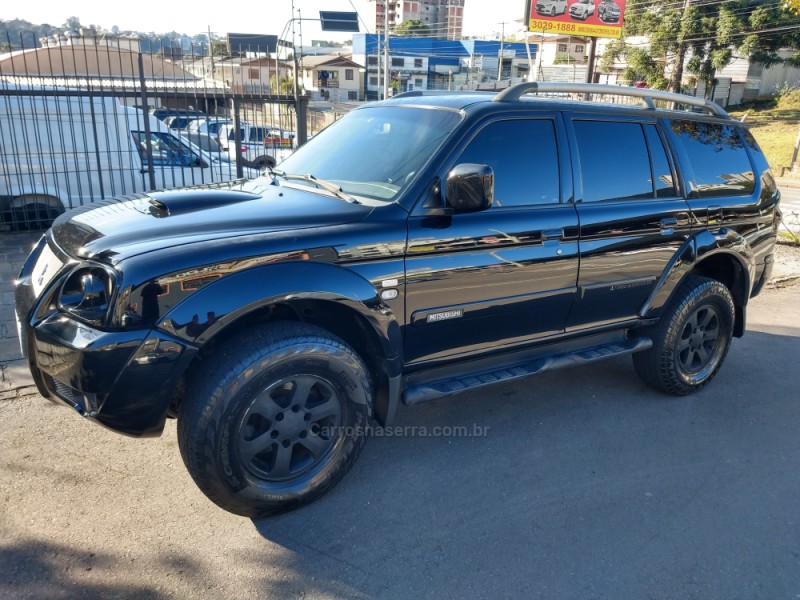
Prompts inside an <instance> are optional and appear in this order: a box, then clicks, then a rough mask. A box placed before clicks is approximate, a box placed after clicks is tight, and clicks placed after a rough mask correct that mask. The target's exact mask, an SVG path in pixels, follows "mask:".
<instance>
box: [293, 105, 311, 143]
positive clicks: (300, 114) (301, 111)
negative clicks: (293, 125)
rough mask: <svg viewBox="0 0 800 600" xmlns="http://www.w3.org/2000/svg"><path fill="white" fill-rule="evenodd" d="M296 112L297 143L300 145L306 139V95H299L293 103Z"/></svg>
mask: <svg viewBox="0 0 800 600" xmlns="http://www.w3.org/2000/svg"><path fill="white" fill-rule="evenodd" d="M294 111H295V113H296V114H297V145H298V146H302V145H303V144H305V143H306V142H307V141H308V96H305V95H304V96H300V97H299V98H298V99H297V100H296V102H295V104H294Z"/></svg>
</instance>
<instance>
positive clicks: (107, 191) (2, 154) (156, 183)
mask: <svg viewBox="0 0 800 600" xmlns="http://www.w3.org/2000/svg"><path fill="white" fill-rule="evenodd" d="M0 41H2V40H0ZM23 42H24V40H10V39H7V40H6V43H7V44H8V46H10V48H11V49H12V50H11V51H10V52H7V53H5V54H0V230H5V231H9V230H10V231H17V230H28V229H39V228H43V227H46V226H47V225H48V224H49V223H50V222H51V221H52V220H53V218H55V217H56V216H57V215H58V214H60V213H62V212H64V211H65V210H68V209H70V208H73V207H75V206H79V205H82V204H86V203H88V202H94V201H97V200H100V199H104V198H112V197H118V196H125V195H128V194H133V193H139V192H146V191H151V190H158V189H168V188H174V187H184V186H191V185H202V184H210V183H217V182H223V181H229V180H232V179H236V178H241V177H250V176H255V175H257V174H258V170H259V169H262V168H263V167H264V166H267V165H271V164H275V163H276V162H279V161H280V160H281V159H282V158H283V157H284V156H286V155H287V154H288V153H291V152H292V151H293V149H294V148H295V147H297V145H298V144H301V143H303V142H304V141H305V138H306V127H307V98H306V97H304V96H295V92H294V89H293V86H292V79H291V78H292V71H291V66H290V64H289V63H287V62H285V61H281V60H276V59H274V58H268V57H264V56H263V55H257V54H255V53H249V52H243V53H241V55H240V56H238V57H234V58H231V57H210V56H208V51H207V47H205V45H204V46H203V47H194V46H192V47H184V48H181V49H177V48H172V49H170V48H164V47H163V46H162V47H161V48H160V50H159V52H158V53H153V52H145V51H143V47H142V46H143V45H145V44H144V42H145V40H140V39H138V38H125V37H121V36H110V37H109V38H104V37H103V36H97V35H90V36H73V37H65V36H60V37H56V38H53V39H49V40H41V41H39V42H36V43H32V41H31V40H29V41H28V44H27V47H26V44H25V43H23ZM147 46H148V48H149V49H152V48H153V46H154V45H153V44H152V43H150V44H147Z"/></svg>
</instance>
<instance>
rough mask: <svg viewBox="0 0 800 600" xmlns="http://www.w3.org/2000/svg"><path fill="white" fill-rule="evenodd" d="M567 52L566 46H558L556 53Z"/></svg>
mask: <svg viewBox="0 0 800 600" xmlns="http://www.w3.org/2000/svg"><path fill="white" fill-rule="evenodd" d="M567 50H569V47H568V46H567V45H566V44H559V45H558V52H566V51H567Z"/></svg>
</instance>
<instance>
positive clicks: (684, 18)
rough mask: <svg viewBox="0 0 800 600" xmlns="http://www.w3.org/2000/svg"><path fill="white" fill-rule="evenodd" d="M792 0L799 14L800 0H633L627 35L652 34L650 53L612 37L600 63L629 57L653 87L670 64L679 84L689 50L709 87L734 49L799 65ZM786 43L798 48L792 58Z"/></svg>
mask: <svg viewBox="0 0 800 600" xmlns="http://www.w3.org/2000/svg"><path fill="white" fill-rule="evenodd" d="M790 5H791V6H793V7H794V8H795V9H796V10H797V14H800V0H789V1H788V2H787V3H786V5H780V4H778V3H771V2H770V3H765V2H764V1H763V0H726V1H725V2H707V1H704V0H684V1H683V2H678V1H675V2H662V3H656V2H653V0H628V2H627V5H626V11H625V23H624V25H623V40H624V39H625V38H626V37H628V36H639V35H641V36H647V37H648V38H649V45H648V47H647V48H646V49H645V50H644V52H645V53H646V54H647V55H648V56H645V55H643V54H642V53H641V52H637V51H642V48H641V47H639V46H636V47H632V46H628V45H626V44H625V42H624V41H621V42H613V43H612V44H610V45H609V50H608V51H607V52H606V56H604V57H603V59H602V62H601V65H602V66H603V68H608V67H610V66H611V65H612V64H613V62H614V61H615V60H617V59H619V58H621V57H625V58H626V60H627V61H628V62H629V63H631V69H632V70H633V71H635V73H633V75H635V76H637V77H644V78H645V79H646V81H647V82H648V85H652V86H653V87H655V85H656V83H655V82H656V81H660V80H663V79H664V78H665V76H664V73H665V71H666V70H667V67H670V68H671V71H672V73H673V74H674V77H675V81H673V82H672V87H673V89H678V88H679V84H680V81H678V77H679V76H680V77H682V75H683V72H682V71H683V70H682V69H681V68H678V65H679V64H682V63H683V61H684V60H685V58H686V57H687V56H691V59H690V60H688V62H687V64H686V70H687V71H688V74H689V75H691V76H692V78H693V79H694V80H696V81H705V82H706V87H707V89H710V88H711V85H710V82H711V80H712V79H713V78H714V77H715V74H716V72H717V71H718V70H720V69H723V68H725V67H726V66H727V65H728V64H730V62H731V60H732V59H733V56H734V52H738V53H741V54H744V55H745V56H749V57H751V59H753V60H755V61H758V62H761V63H764V64H765V65H767V66H769V65H771V64H775V63H778V62H787V63H789V64H792V65H798V66H800V30H798V29H796V28H794V27H793V26H794V25H796V23H797V17H796V15H795V14H793V13H792V12H791V11H790V10H789V9H788V7H789V6H790ZM781 28H785V29H781ZM783 48H789V49H792V50H795V52H794V53H793V54H792V56H790V57H789V58H788V59H786V58H782V57H781V56H779V55H778V50H780V49H783ZM632 59H633V61H634V62H635V64H633V63H632V62H631V61H632ZM659 71H660V73H659Z"/></svg>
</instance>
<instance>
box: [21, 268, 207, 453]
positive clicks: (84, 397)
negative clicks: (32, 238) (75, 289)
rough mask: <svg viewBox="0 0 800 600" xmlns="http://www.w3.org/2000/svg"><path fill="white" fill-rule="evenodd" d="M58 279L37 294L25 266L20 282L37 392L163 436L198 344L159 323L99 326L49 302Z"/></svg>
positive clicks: (25, 343)
mask: <svg viewBox="0 0 800 600" xmlns="http://www.w3.org/2000/svg"><path fill="white" fill-rule="evenodd" d="M58 280H59V278H58V277H56V279H55V280H54V281H53V284H52V285H51V286H50V288H49V289H48V290H44V291H43V292H42V293H41V294H40V296H39V297H38V298H37V297H36V295H35V293H34V289H33V285H32V284H31V281H30V278H29V277H26V273H25V270H23V273H22V274H21V276H20V279H19V280H18V284H17V289H16V301H17V321H18V324H19V328H20V342H21V345H22V350H23V353H24V354H25V355H26V357H27V359H28V363H29V366H30V369H31V374H32V375H33V379H34V381H35V383H36V387H37V388H38V390H39V392H40V393H41V394H42V395H43V396H44V397H46V398H48V399H50V400H52V401H54V402H56V403H59V404H64V405H66V406H69V407H71V408H73V409H75V410H76V411H77V412H78V413H80V414H81V415H83V416H85V417H87V418H89V419H91V420H93V421H96V422H97V423H100V424H101V425H104V426H105V427H108V428H109V429H113V430H114V431H117V432H119V433H124V434H126V435H132V436H136V437H152V436H157V435H159V434H160V433H161V431H162V430H163V428H164V421H165V420H166V416H167V412H168V410H169V408H170V403H171V401H172V398H173V394H174V391H175V389H176V388H177V386H178V383H179V381H180V379H181V377H182V375H183V372H184V371H185V369H186V367H187V366H188V365H189V362H190V361H191V359H192V358H193V357H194V355H195V353H196V348H194V347H193V346H190V345H188V344H186V342H184V341H181V340H177V339H175V338H174V337H172V336H170V335H169V334H167V333H165V332H162V331H159V330H155V329H154V330H148V329H145V330H136V331H116V332H110V331H102V330H99V329H95V328H93V327H90V326H89V325H87V324H85V323H81V322H79V321H77V320H75V319H73V318H72V317H70V316H69V315H67V314H65V313H63V312H60V311H58V310H53V309H48V308H47V306H49V304H48V303H51V302H52V300H51V298H50V295H51V294H52V290H53V288H57V287H58Z"/></svg>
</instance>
